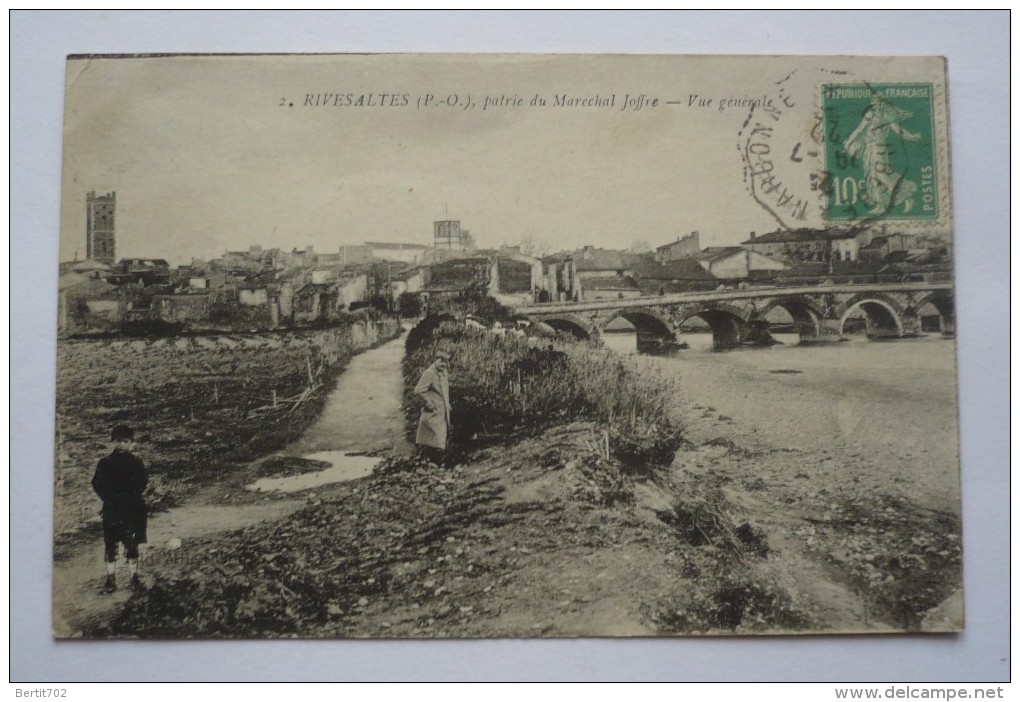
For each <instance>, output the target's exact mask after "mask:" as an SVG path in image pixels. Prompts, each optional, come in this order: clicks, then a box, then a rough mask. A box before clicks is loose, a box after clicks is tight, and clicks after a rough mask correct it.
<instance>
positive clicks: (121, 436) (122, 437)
mask: <svg viewBox="0 0 1020 702" xmlns="http://www.w3.org/2000/svg"><path fill="white" fill-rule="evenodd" d="M110 439H112V440H113V441H134V440H135V430H134V429H132V428H131V427H129V426H127V425H126V424H118V425H117V426H115V427H114V428H113V429H112V430H111V431H110Z"/></svg>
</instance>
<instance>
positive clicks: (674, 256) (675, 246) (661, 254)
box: [655, 232, 701, 263]
mask: <svg viewBox="0 0 1020 702" xmlns="http://www.w3.org/2000/svg"><path fill="white" fill-rule="evenodd" d="M700 240H701V234H700V232H691V233H690V234H687V235H686V236H682V237H677V240H676V241H671V242H669V243H668V244H663V245H662V246H660V247H658V248H657V249H655V260H656V261H658V262H659V263H668V262H669V261H678V260H680V259H681V258H687V257H689V256H693V255H694V254H696V253H698V251H700V250H701V241H700Z"/></svg>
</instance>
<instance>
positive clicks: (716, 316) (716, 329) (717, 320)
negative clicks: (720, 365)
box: [673, 303, 750, 349]
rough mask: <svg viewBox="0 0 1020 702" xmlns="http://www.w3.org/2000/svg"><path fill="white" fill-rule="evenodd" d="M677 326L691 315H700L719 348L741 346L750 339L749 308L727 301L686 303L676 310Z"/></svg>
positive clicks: (716, 346) (713, 341) (713, 343)
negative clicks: (727, 302)
mask: <svg viewBox="0 0 1020 702" xmlns="http://www.w3.org/2000/svg"><path fill="white" fill-rule="evenodd" d="M673 316H674V319H675V323H676V326H677V327H679V326H680V325H681V324H683V323H684V322H685V321H687V320H688V319H690V318H691V317H700V318H701V319H703V320H705V322H707V323H708V326H709V327H710V328H711V329H712V345H713V346H715V348H717V349H726V348H733V347H735V346H739V345H740V344H741V343H742V342H744V341H746V340H748V336H749V335H748V324H747V321H748V317H749V316H750V312H749V310H748V309H742V308H740V307H737V306H735V305H729V304H726V303H707V304H704V303H699V304H694V305H684V306H683V307H680V308H678V309H676V310H675V311H674V315H673Z"/></svg>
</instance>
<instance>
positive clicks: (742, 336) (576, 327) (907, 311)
mask: <svg viewBox="0 0 1020 702" xmlns="http://www.w3.org/2000/svg"><path fill="white" fill-rule="evenodd" d="M928 304H931V305H932V306H933V307H934V308H935V309H936V310H937V311H938V316H939V320H940V323H941V329H942V332H943V334H952V333H953V332H954V329H955V315H954V312H955V309H954V303H953V284H952V283H948V282H937V283H936V282H933V283H876V284H866V285H849V284H848V285H814V286H801V287H762V288H747V289H744V290H716V291H712V292H691V293H677V294H672V295H661V296H658V297H639V298H630V299H623V300H596V301H591V302H548V303H540V304H533V305H526V306H520V307H517V308H516V314H517V316H518V318H524V319H528V320H531V321H533V322H544V323H545V324H548V325H549V326H551V327H552V328H553V329H556V330H557V331H568V332H571V333H573V334H575V335H577V336H580V337H586V338H598V337H599V336H601V334H602V333H603V332H604V330H605V328H606V325H608V324H609V323H610V322H612V321H613V320H615V319H617V318H618V317H623V318H624V319H626V320H627V321H628V322H630V323H631V324H632V325H633V326H634V327H635V329H636V330H637V334H638V338H639V340H645V341H663V342H668V341H675V340H676V334H677V332H678V331H679V329H680V326H681V325H682V324H683V323H684V322H685V321H687V320H688V319H691V318H692V317H700V318H701V319H703V320H704V321H705V322H706V323H708V325H709V326H710V327H711V328H712V338H713V343H714V345H715V347H716V348H733V347H736V346H741V345H767V344H769V343H771V342H772V338H771V336H770V334H769V323H768V321H767V320H766V315H768V314H769V312H771V311H772V310H773V309H775V308H777V307H781V308H783V309H784V310H786V312H787V313H788V314H789V315H790V317H791V318H792V319H793V324H794V325H796V328H797V331H798V333H799V334H800V338H801V341H807V342H811V341H829V340H831V341H835V340H838V339H841V338H843V333H844V327H845V325H846V321H847V319H848V318H849V317H850V316H851V315H854V314H855V312H856V311H857V310H860V311H862V312H863V313H864V314H865V315H866V325H867V334H868V336H869V337H870V338H897V337H903V336H911V335H914V334H917V333H919V332H920V331H921V315H920V310H921V309H922V308H923V307H925V306H926V305H928Z"/></svg>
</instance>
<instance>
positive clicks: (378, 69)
mask: <svg viewBox="0 0 1020 702" xmlns="http://www.w3.org/2000/svg"><path fill="white" fill-rule="evenodd" d="M946 74H947V71H946V62H945V60H944V59H941V58H938V57H895V58H884V57H846V56H841V57H824V56H821V57H805V56H639V55H438V54H437V55H400V54H389V55H311V54H310V55H151V56H150V55H146V56H71V57H69V58H68V60H67V82H66V96H65V134H64V170H63V182H62V188H63V195H62V197H63V200H62V213H61V226H62V230H61V241H60V261H59V267H60V275H59V304H60V306H59V334H58V341H57V376H58V377H57V397H56V407H57V424H56V427H55V431H56V440H57V453H56V456H55V487H54V495H55V497H54V499H55V523H54V554H53V558H54V576H53V633H54V636H56V637H58V638H174V639H177V638H181V639H183V638H188V639H191V638H412V639H417V638H479V637H604V636H691V635H734V634H738V635H744V634H747V635H758V634H792V633H797V634H819V633H825V634H840V633H886V632H953V631H959V630H961V629H962V628H963V625H964V612H963V581H962V552H961V528H960V524H961V521H960V465H959V447H958V429H957V427H958V421H957V386H956V370H955V355H956V348H955V340H954V319H955V318H954V289H953V250H954V241H953V224H952V199H951V184H950V159H949V134H948V122H949V118H948V114H947V84H946Z"/></svg>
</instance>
